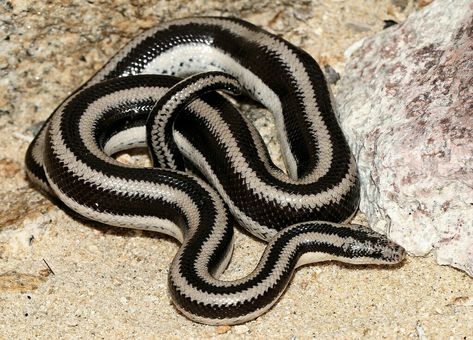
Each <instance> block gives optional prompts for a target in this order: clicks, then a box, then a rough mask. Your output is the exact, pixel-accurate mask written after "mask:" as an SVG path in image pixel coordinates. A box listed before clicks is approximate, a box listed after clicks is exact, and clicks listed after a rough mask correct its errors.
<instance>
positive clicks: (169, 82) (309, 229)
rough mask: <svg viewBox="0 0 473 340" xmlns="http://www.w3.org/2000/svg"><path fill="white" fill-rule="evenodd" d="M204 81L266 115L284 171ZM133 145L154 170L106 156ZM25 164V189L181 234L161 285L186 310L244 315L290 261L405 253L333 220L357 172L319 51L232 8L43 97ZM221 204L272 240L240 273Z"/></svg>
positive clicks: (269, 294)
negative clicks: (56, 95)
mask: <svg viewBox="0 0 473 340" xmlns="http://www.w3.org/2000/svg"><path fill="white" fill-rule="evenodd" d="M187 76H190V77H188V78H185V79H182V77H187ZM177 77H180V78H177ZM214 90H223V91H226V92H229V93H232V94H239V93H244V94H246V95H248V96H250V97H252V98H253V99H255V100H256V101H258V102H260V103H261V104H263V105H264V106H266V107H267V108H268V109H269V110H270V111H271V112H272V113H273V114H274V118H275V122H276V127H277V131H278V137H279V140H280V143H281V147H282V151H283V158H284V161H285V165H286V169H287V175H286V174H285V173H284V172H283V171H281V170H280V169H279V168H277V167H276V166H275V165H274V164H273V163H272V162H271V160H270V157H269V155H268V152H267V150H266V148H265V147H264V143H263V141H262V139H261V137H260V135H259V134H258V133H257V131H256V130H255V128H254V127H253V126H252V124H251V123H250V122H249V121H248V119H247V118H245V117H244V116H242V115H241V114H240V113H239V112H238V111H237V110H236V109H235V108H234V107H233V106H232V105H231V104H230V102H229V100H228V99H226V98H225V97H224V96H222V95H220V94H217V93H216V92H215V91H214ZM144 145H148V148H149V150H150V154H151V157H152V159H153V165H154V167H153V168H137V167H132V166H128V165H124V164H121V163H119V162H118V161H116V160H115V159H114V158H113V157H112V155H113V154H115V153H116V152H118V151H121V150H125V149H128V148H131V147H136V146H144ZM26 165H27V173H28V176H29V178H30V180H31V182H32V183H33V184H34V185H35V186H36V187H38V188H39V189H41V190H42V191H43V192H46V193H47V194H48V195H49V196H50V197H53V199H55V200H59V201H60V202H62V204H64V205H65V206H67V207H68V208H70V209H71V210H72V211H74V212H75V213H77V214H79V215H81V216H83V217H85V218H86V219H92V220H96V221H99V222H102V223H106V224H110V225H115V226H121V227H128V228H138V229H145V230H154V231H158V232H162V233H166V234H169V235H172V236H174V237H175V238H176V239H178V240H179V241H181V242H182V246H181V248H180V249H179V251H178V253H177V255H176V256H175V258H174V260H173V262H172V264H171V268H170V271H169V290H170V294H171V297H172V300H173V302H174V303H175V305H176V307H177V308H178V309H179V310H180V311H182V313H183V314H185V315H186V316H187V317H189V318H190V319H192V320H194V321H197V322H202V323H209V324H235V323H241V322H245V321H247V320H251V319H253V318H255V317H257V316H258V315H260V314H262V313H263V312H265V311H266V310H267V309H268V308H269V307H270V306H272V305H273V304H274V303H275V302H276V301H277V299H278V298H279V296H280V295H281V294H282V293H283V291H284V289H285V287H286V286H287V284H288V282H289V281H290V278H291V276H292V274H293V272H294V269H295V268H296V267H298V266H300V265H302V264H306V263H311V262H317V261H327V260H337V261H343V262H349V263H361V264H365V263H376V264H391V263H398V262H400V261H401V260H402V259H403V258H404V250H403V249H402V248H401V247H399V246H398V245H396V244H394V243H392V242H390V241H389V240H388V239H387V238H386V237H385V236H383V235H380V234H377V233H375V232H373V231H372V230H370V229H368V228H366V227H361V226H356V225H347V224H340V223H344V222H346V221H349V220H350V218H351V216H352V215H353V214H354V213H355V212H356V210H357V206H358V201H359V181H358V177H357V171H356V166H355V162H354V159H353V157H352V156H351V153H350V150H349V148H348V145H347V143H346V141H345V138H344V136H343V134H342V131H341V129H340V127H339V125H338V123H337V120H336V117H335V114H334V109H333V106H332V101H331V98H330V93H329V89H328V85H327V83H326V81H325V78H324V76H323V73H322V72H321V70H320V68H319V66H318V65H317V63H316V62H315V61H314V60H313V59H312V57H311V56H309V55H308V54H307V53H306V52H304V51H302V50H300V49H298V48H297V47H295V46H293V45H291V44H290V43H288V42H287V41H285V40H283V39H281V38H279V37H277V36H275V35H272V34H270V33H268V32H266V31H264V30H262V29H260V28H258V27H256V26H254V25H252V24H250V23H247V22H245V21H242V20H238V19H232V18H216V17H199V18H186V19H181V20H176V21H172V22H169V23H166V24H164V25H162V26H159V27H156V28H153V29H150V30H148V31H146V32H144V33H143V34H141V35H140V36H138V37H137V38H135V39H134V40H132V41H131V42H130V43H129V44H128V45H126V46H125V47H124V48H123V49H122V50H120V51H119V52H118V54H116V55H115V56H114V57H113V58H112V59H111V60H110V61H109V62H108V63H107V64H106V65H105V66H104V67H103V68H102V69H101V70H100V71H99V72H98V73H97V74H96V75H95V76H93V77H92V78H91V79H90V80H89V81H88V82H87V83H86V84H84V85H83V86H82V87H81V88H80V89H78V90H77V91H76V92H74V93H73V94H72V95H70V96H69V97H68V98H67V99H66V100H65V101H64V102H63V103H62V104H61V105H60V106H59V107H58V109H56V111H55V112H54V113H53V114H52V115H51V117H50V118H49V119H48V120H47V122H46V124H45V125H44V127H43V128H42V130H41V131H40V133H39V134H38V135H37V136H36V138H35V139H34V141H33V142H32V144H31V145H30V147H29V149H28V152H27V155H26ZM189 168H191V169H192V170H193V171H194V172H196V173H197V174H198V176H195V175H191V174H190V173H189V172H186V171H185V169H189ZM199 176H203V177H205V178H206V179H207V181H208V182H204V180H202V179H201V177H199ZM207 183H209V184H207ZM230 212H231V215H230ZM231 216H234V218H235V219H236V220H237V221H238V223H239V224H240V225H241V226H243V227H244V228H246V229H247V230H248V231H249V232H250V233H252V234H253V235H255V236H257V237H258V238H260V239H262V240H265V241H268V242H269V243H268V246H267V247H266V250H265V252H264V253H263V255H262V257H261V260H260V262H259V264H258V265H257V267H256V268H255V269H254V271H253V272H252V273H251V274H249V275H248V276H247V277H245V278H242V279H239V280H236V281H222V280H219V279H218V275H219V274H220V273H221V272H222V271H223V270H224V269H225V267H226V265H227V264H228V261H229V259H230V257H231V253H232V246H233V244H232V239H233V229H232V217H231Z"/></svg>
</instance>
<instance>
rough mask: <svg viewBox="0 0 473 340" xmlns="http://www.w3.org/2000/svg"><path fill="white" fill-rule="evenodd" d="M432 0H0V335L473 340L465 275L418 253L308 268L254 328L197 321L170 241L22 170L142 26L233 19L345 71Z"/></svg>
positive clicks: (244, 263)
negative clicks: (387, 261) (52, 120)
mask: <svg viewBox="0 0 473 340" xmlns="http://www.w3.org/2000/svg"><path fill="white" fill-rule="evenodd" d="M427 2H428V1H418V2H417V3H416V4H413V3H412V2H411V1H410V0H405V1H403V0H391V1H388V0H382V1H376V0H370V1H369V0H355V1H341V0H328V1H323V0H319V1H316V0H314V1H312V2H311V1H300V2H287V4H285V3H282V2H274V1H269V0H268V1H264V0H263V1H258V2H255V3H253V2H252V1H249V0H236V1H197V2H193V3H192V4H188V3H187V2H184V1H182V2H178V1H159V2H157V1H154V2H153V1H149V2H146V1H140V2H138V1H130V2H127V1H115V2H113V4H112V5H110V4H109V2H107V1H76V2H71V3H67V5H66V2H63V1H60V2H56V4H54V5H53V4H43V3H42V2H41V3H40V2H37V3H36V4H33V2H31V3H30V2H29V1H2V2H0V74H1V78H0V104H1V105H0V131H1V133H0V181H1V186H0V202H1V203H2V204H1V205H0V338H4V339H12V338H33V337H40V338H79V337H81V338H92V337H97V338H163V337H170V338H212V337H218V338H234V337H242V338H250V337H251V338H253V337H256V338H263V337H269V336H271V337H273V338H309V337H316V338H334V337H337V338H361V337H366V338H376V339H379V338H380V337H383V338H411V337H414V338H416V337H417V338H421V339H426V338H432V339H436V338H447V337H452V338H454V339H471V338H473V285H472V283H473V282H472V279H471V278H469V277H468V276H467V275H466V274H464V273H462V272H460V271H457V270H455V269H452V268H449V267H441V266H438V265H436V264H435V262H434V261H433V259H431V258H413V257H409V258H408V259H407V260H406V261H405V263H404V264H403V265H401V266H398V267H396V268H379V267H374V266H373V267H372V266H362V267H355V266H346V265H339V264H334V263H326V264H320V265H313V266H306V267H304V268H301V269H300V270H298V271H297V272H296V275H295V277H294V279H293V282H292V284H291V285H290V287H289V288H288V290H287V292H286V293H285V294H284V296H283V297H282V298H281V300H280V301H279V302H278V303H277V305H276V306H275V307H274V308H272V309H271V310H270V311H269V312H268V313H266V314H265V315H263V316H261V317H260V318H258V319H257V320H255V321H252V322H249V323H247V324H244V325H239V326H234V327H225V326H222V327H212V326H204V325H199V324H195V323H192V322H190V321H189V320H187V319H186V318H185V317H183V316H182V315H180V314H179V313H178V312H177V311H176V309H175V308H174V307H173V305H172V303H171V301H170V298H169V296H168V294H167V288H166V284H167V270H168V267H169V264H170V262H171V260H172V257H173V254H174V253H175V252H176V250H177V248H178V244H177V243H176V242H175V241H174V240H172V239H170V238H167V237H163V236H160V235H156V234H152V233H145V232H139V231H132V230H121V229H117V228H103V227H98V226H93V225H84V224H81V223H78V222H76V221H74V220H72V219H71V218H70V217H68V216H67V215H65V214H64V213H63V212H62V211H60V210H58V209H57V208H56V207H54V206H53V205H52V204H51V203H50V202H49V201H47V200H46V199H44V198H42V196H41V195H40V194H38V193H37V192H36V191H35V190H33V189H31V188H30V187H29V186H28V182H27V181H26V178H25V175H24V167H23V157H24V153H25V150H26V147H27V145H28V140H29V139H31V137H32V135H33V133H34V131H35V130H37V126H38V125H37V124H36V123H38V122H40V121H42V120H44V119H45V118H46V117H47V116H48V115H49V113H50V112H51V111H52V110H53V109H54V107H55V106H56V105H57V104H58V103H59V102H60V100H61V99H62V98H64V97H65V96H66V95H67V94H68V93H69V92H70V91H71V90H73V89H74V88H76V87H77V86H79V85H80V84H81V83H82V82H83V81H85V80H86V79H87V78H88V77H90V76H91V75H92V74H93V73H94V71H95V70H97V69H98V68H99V67H100V66H101V65H102V64H103V63H104V62H105V61H106V60H107V59H108V58H110V56H111V55H113V53H114V52H116V51H117V49H118V48H119V47H120V46H121V45H123V44H124V43H125V42H126V41H128V40H129V39H130V38H132V37H133V36H134V35H136V33H138V32H139V31H141V30H142V29H144V28H147V27H151V26H153V25H155V24H157V23H159V22H162V21H165V20H167V19H171V18H177V17H184V16H190V15H203V14H208V15H210V14H211V15H228V14H231V15H234V16H238V17H242V18H244V19H247V20H250V21H252V22H254V23H256V24H259V25H262V26H264V27H265V28H267V29H269V30H271V31H273V32H275V33H278V34H281V35H283V36H284V37H285V38H287V39H288V40H290V41H291V42H293V43H295V44H297V45H299V46H301V47H303V48H305V49H306V50H308V51H309V52H310V53H311V54H312V55H313V56H314V57H315V58H316V59H317V60H318V61H319V62H320V63H321V64H322V65H324V66H325V65H330V66H331V67H332V68H333V69H334V70H336V71H338V72H339V73H340V74H341V75H342V76H343V66H344V59H343V51H344V50H345V49H346V48H348V47H349V46H350V45H351V44H353V43H354V42H356V41H358V40H359V39H361V38H363V37H364V36H368V35H371V34H374V33H375V32H377V31H379V30H381V29H382V27H383V24H384V22H383V20H387V19H391V20H395V21H402V20H403V19H404V18H405V17H406V15H408V13H410V12H412V11H413V10H416V8H417V7H422V6H424V5H426V3H427ZM63 3H64V4H63ZM289 3H290V4H289ZM252 117H254V119H255V121H256V124H257V125H258V126H259V128H260V129H261V132H262V134H263V135H264V136H265V137H266V139H267V140H268V143H269V144H270V146H271V150H276V151H274V153H275V158H276V159H277V158H278V155H277V148H276V147H275V143H274V139H273V138H272V133H273V127H272V126H271V124H270V121H269V120H268V119H267V118H266V116H264V115H263V114H261V113H259V112H257V111H255V112H253V114H252ZM263 247H264V245H263V244H262V243H260V242H258V241H256V240H254V239H253V238H251V237H249V236H247V235H245V234H241V233H238V237H237V242H236V249H235V255H234V260H233V262H232V263H231V264H230V267H229V269H228V271H227V273H225V277H226V278H236V277H241V276H244V275H245V274H246V273H248V272H250V271H251V269H252V268H253V267H254V266H255V264H256V262H257V260H258V258H259V256H260V254H261V252H262V250H263Z"/></svg>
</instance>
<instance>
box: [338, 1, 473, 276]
mask: <svg viewBox="0 0 473 340" xmlns="http://www.w3.org/2000/svg"><path fill="white" fill-rule="evenodd" d="M472 18H473V2H472V1H469V0H445V1H436V2H433V3H432V4H431V5H430V6H428V7H426V8H424V9H423V10H421V11H419V12H417V13H414V14H412V15H411V16H410V17H409V18H408V19H407V20H406V21H405V22H404V23H403V24H400V25H398V26H395V27H391V28H389V29H387V30H385V31H382V32H380V33H379V34H377V35H375V36H373V37H370V38H368V39H366V40H364V41H363V42H361V43H359V44H358V45H357V46H355V47H353V48H351V49H349V50H350V51H351V53H352V54H351V56H347V59H349V62H348V63H347V66H346V69H345V76H344V77H343V78H342V80H341V81H340V88H339V91H338V95H337V103H338V105H339V107H338V111H339V118H340V122H341V124H342V128H343V129H344V131H345V133H346V136H347V138H348V139H349V142H350V145H351V147H352V150H353V153H354V154H355V157H356V158H357V160H358V166H359V172H360V176H361V181H362V198H361V205H360V209H361V210H362V211H363V212H364V213H365V214H366V215H367V217H368V220H369V222H370V224H371V226H372V227H373V229H375V230H377V231H380V232H384V233H386V234H388V235H389V236H390V238H391V239H393V240H394V241H395V242H397V243H399V244H400V245H402V246H403V247H405V248H406V249H407V250H408V251H409V252H410V253H411V254H415V255H425V254H427V253H429V252H433V253H434V255H435V256H436V258H437V262H438V263H440V264H449V265H452V266H454V267H457V268H460V269H462V270H464V271H466V272H467V273H468V274H469V275H472V276H473V71H472V70H473V21H472Z"/></svg>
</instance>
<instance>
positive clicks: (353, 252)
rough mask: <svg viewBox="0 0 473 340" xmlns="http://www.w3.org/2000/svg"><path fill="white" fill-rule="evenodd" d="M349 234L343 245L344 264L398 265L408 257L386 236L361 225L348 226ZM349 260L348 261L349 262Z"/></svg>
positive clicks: (403, 250) (402, 249) (401, 248)
mask: <svg viewBox="0 0 473 340" xmlns="http://www.w3.org/2000/svg"><path fill="white" fill-rule="evenodd" d="M346 228H348V229H349V230H348V234H349V235H347V237H346V238H345V242H344V243H343V244H342V246H341V248H342V249H343V253H344V254H343V257H345V260H344V262H349V263H354V264H396V263H400V262H402V261H403V260H404V258H405V257H406V251H405V249H404V248H403V247H401V246H400V245H398V244H396V243H394V242H393V241H391V240H389V239H388V237H387V236H386V235H382V234H380V233H377V232H375V231H374V230H372V229H370V228H368V227H365V226H361V225H347V226H346ZM347 259H348V260H347Z"/></svg>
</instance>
